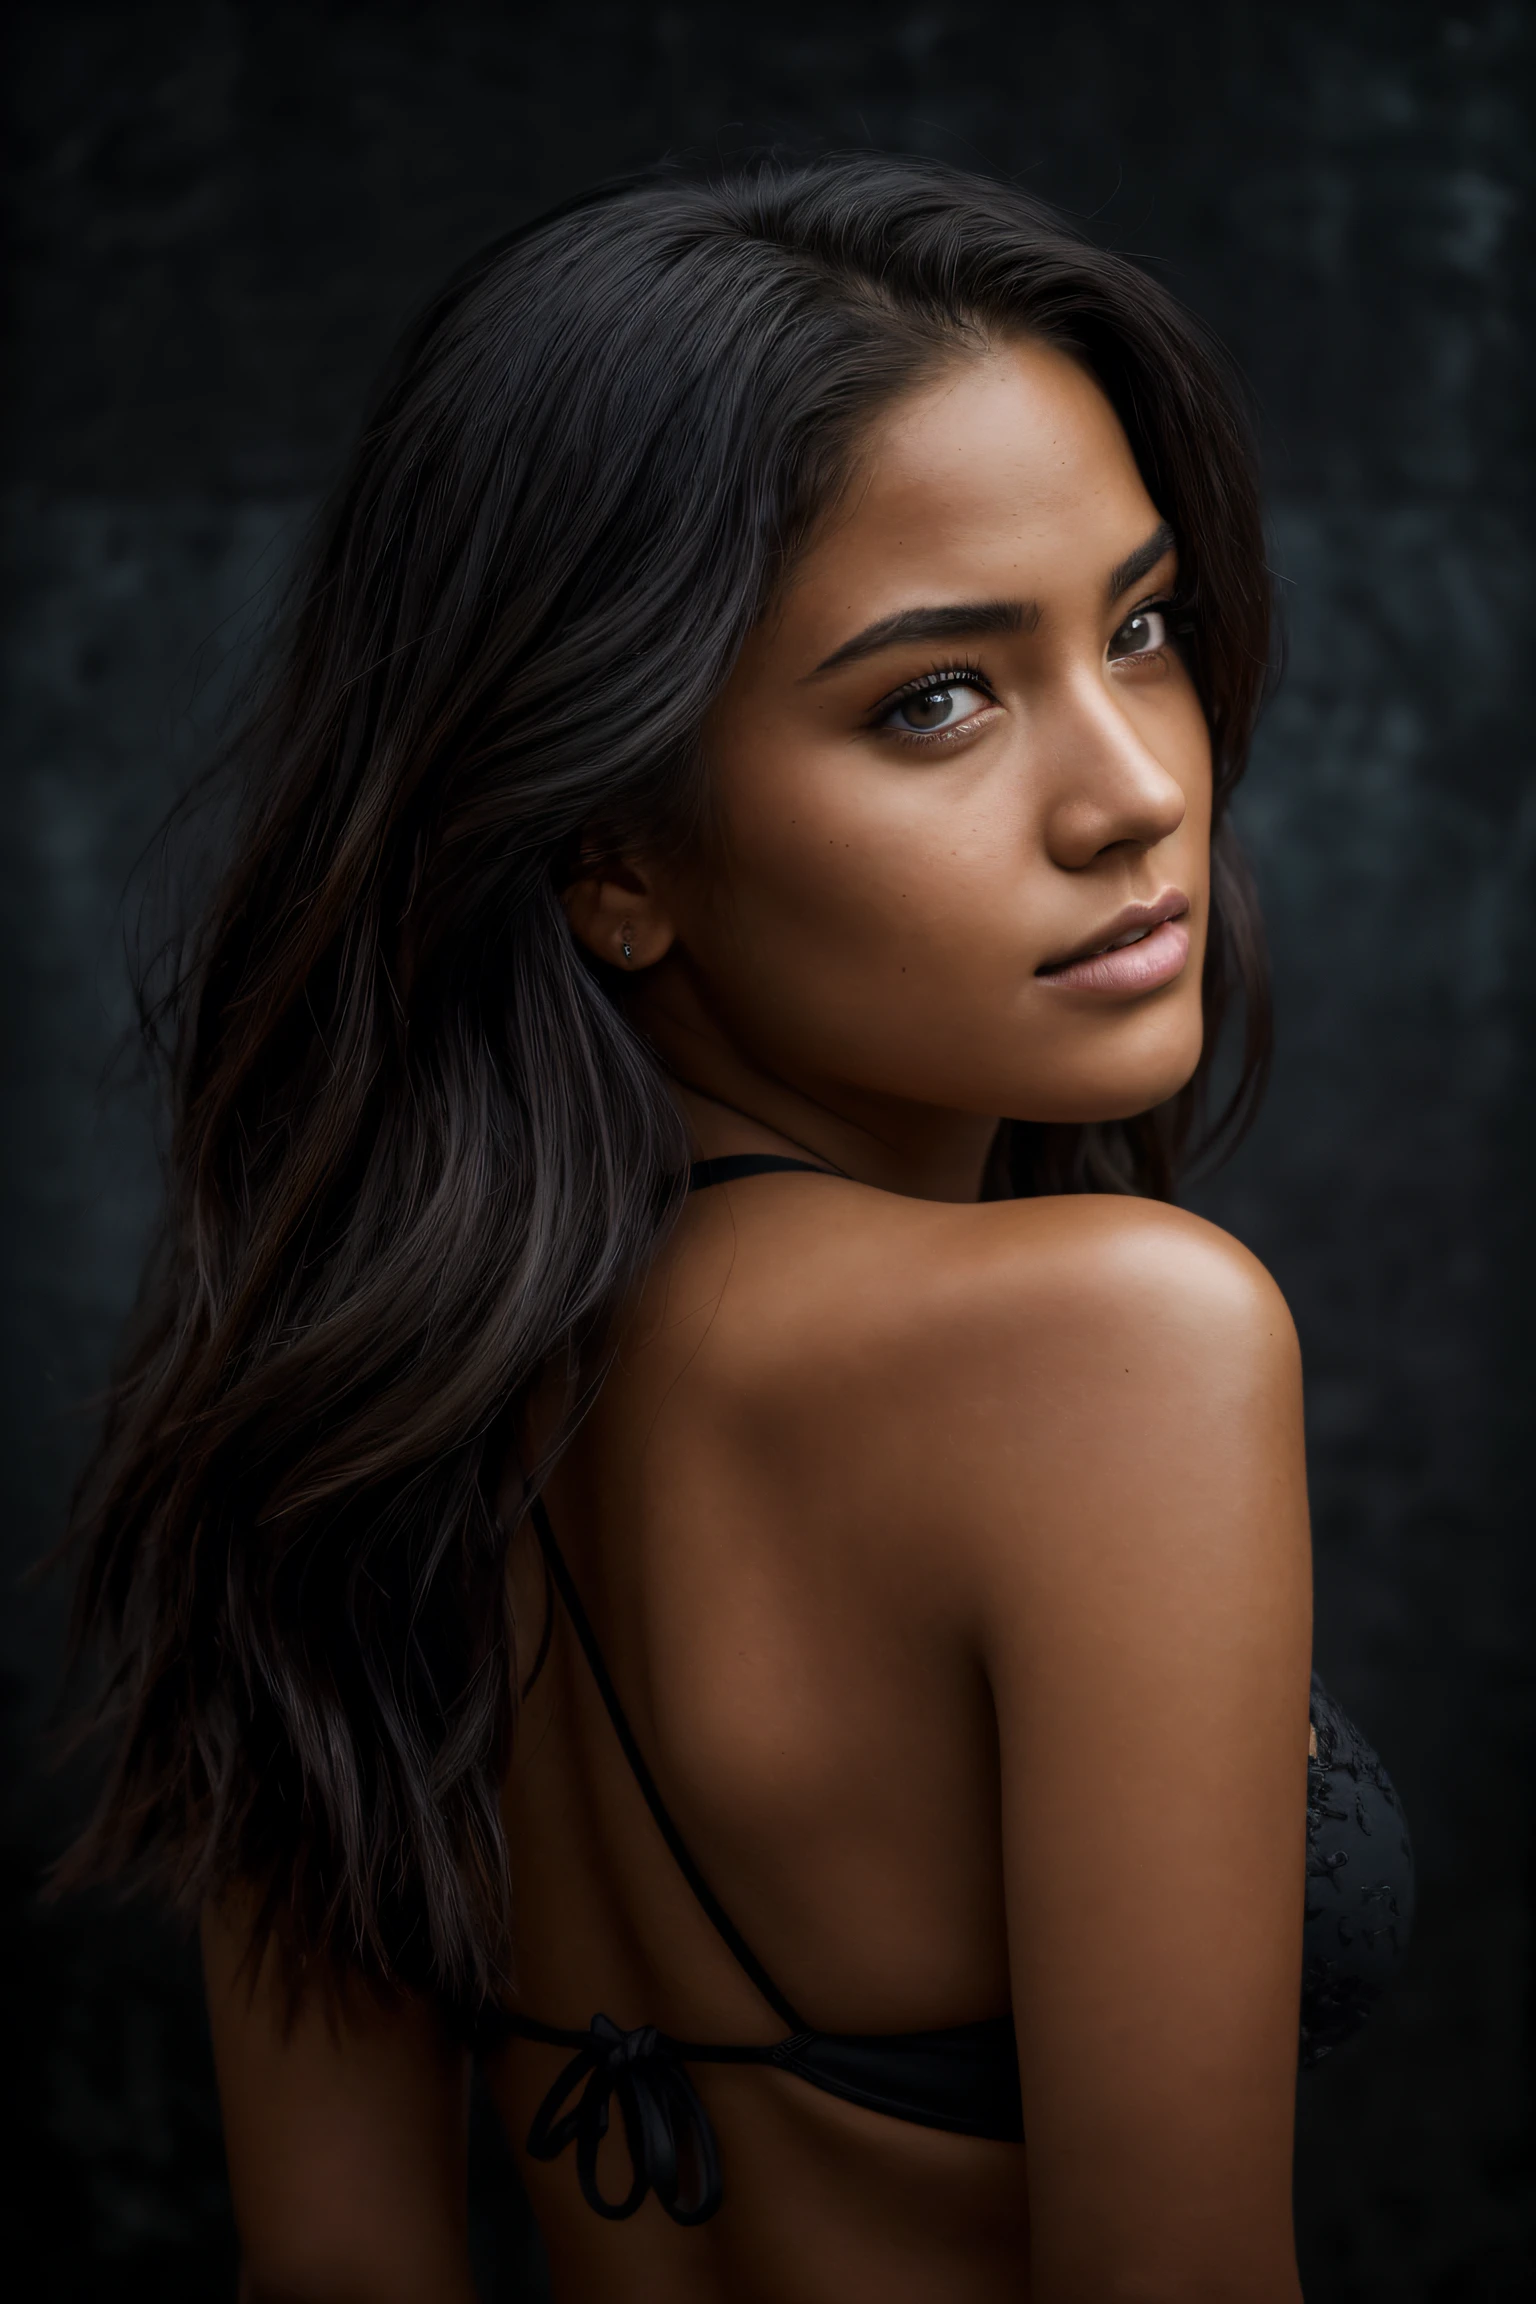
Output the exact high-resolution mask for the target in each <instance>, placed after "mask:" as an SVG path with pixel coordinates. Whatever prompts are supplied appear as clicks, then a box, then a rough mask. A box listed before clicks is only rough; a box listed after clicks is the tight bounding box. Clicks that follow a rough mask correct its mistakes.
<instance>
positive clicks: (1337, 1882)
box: [1301, 1672, 1414, 2066]
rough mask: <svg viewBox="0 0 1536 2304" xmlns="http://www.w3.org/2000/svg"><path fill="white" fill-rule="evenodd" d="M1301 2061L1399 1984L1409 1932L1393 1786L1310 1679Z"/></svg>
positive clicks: (1407, 1875)
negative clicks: (1311, 1749) (1313, 1748)
mask: <svg viewBox="0 0 1536 2304" xmlns="http://www.w3.org/2000/svg"><path fill="white" fill-rule="evenodd" d="M1312 1727H1313V1731H1314V1733H1315V1736H1316V1739H1317V1752H1316V1756H1315V1757H1314V1758H1311V1759H1309V1760H1308V1762H1307V1884H1306V1911H1305V1926H1304V1931H1303V1950H1302V1974H1301V2061H1302V2064H1303V2065H1304V2066H1305V2065H1309V2064H1316V2063H1319V2062H1320V2061H1321V2060H1322V2058H1323V2057H1325V2056H1329V2055H1331V2054H1332V2053H1333V2051H1334V2050H1335V2049H1336V2048H1338V2047H1340V2046H1342V2044H1343V2043H1344V2042H1345V2041H1346V2040H1348V2039H1350V2038H1352V2036H1353V2035H1354V2034H1355V2033H1356V2032H1358V2031H1359V2029H1360V2027H1361V2025H1362V2024H1363V2023H1364V2022H1365V2020H1366V2018H1367V2016H1368V2015H1369V2014H1370V2011H1371V2009H1372V2008H1373V2007H1374V2006H1375V2004H1376V2002H1377V2000H1378V1999H1379V1998H1380V1997H1381V1994H1382V1993H1383V1992H1384V1991H1385V1989H1386V1987H1387V1985H1388V1984H1389V1983H1390V1982H1391V1981H1392V1978H1393V1977H1394V1976H1395V1975H1396V1973H1397V1971H1398V1969H1399V1967H1400V1966H1401V1965H1402V1960H1403V1956H1404V1954H1405V1952H1406V1951H1407V1948H1408V1938H1409V1935H1410V1932H1411V1930H1412V1926H1413V1896H1414V1880H1413V1848H1412V1843H1411V1842H1410V1840H1409V1837H1408V1826H1407V1822H1406V1819H1405V1818H1404V1815H1403V1811H1402V1805H1401V1803H1400V1802H1399V1800H1398V1797H1397V1792H1396V1789H1395V1787H1394V1785H1393V1782H1392V1779H1391V1777H1390V1776H1389V1775H1388V1774H1387V1771H1386V1769H1385V1768H1384V1767H1383V1766H1382V1763H1381V1761H1380V1759H1379V1758H1378V1757H1377V1755H1376V1753H1375V1752H1374V1751H1373V1750H1372V1749H1371V1747H1370V1745H1369V1744H1368V1743H1367V1742H1366V1740H1365V1738H1364V1737H1363V1736H1362V1735H1361V1733H1360V1731H1359V1729H1358V1728H1357V1727H1356V1726H1355V1724H1354V1722H1353V1721H1352V1720H1351V1719H1350V1718H1349V1715H1348V1714H1347V1713H1346V1712H1344V1711H1342V1710H1341V1709H1340V1707H1339V1706H1338V1705H1337V1704H1335V1702H1334V1701H1333V1698H1332V1697H1331V1696H1330V1695H1329V1693H1328V1691H1327V1689H1326V1688H1325V1687H1324V1686H1323V1683H1322V1682H1321V1680H1319V1678H1318V1677H1317V1674H1316V1673H1315V1672H1314V1673H1313V1675H1312Z"/></svg>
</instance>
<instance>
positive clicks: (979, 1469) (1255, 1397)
mask: <svg viewBox="0 0 1536 2304" xmlns="http://www.w3.org/2000/svg"><path fill="white" fill-rule="evenodd" d="M701 1213H702V1212H701ZM708 1220H709V1221H708V1226H707V1228H706V1227H701V1228H700V1229H699V1231H698V1232H697V1233H696V1234H695V1236H694V1238H693V1239H692V1241H691V1242H690V1243H689V1244H688V1247H687V1253H686V1255H685V1257H684V1259H683V1261H682V1263H681V1265H680V1266H679V1268H678V1271H677V1272H676V1273H675V1274H674V1282H673V1285H672V1286H671V1287H670V1288H669V1291H668V1295H669V1300H670V1303H671V1306H672V1308H673V1311H674V1313H676V1312H679V1310H681V1311H682V1314H683V1317H684V1319H685V1321H691V1322H692V1323H693V1331H694V1332H693V1336H692V1340H691V1341H690V1342H689V1344H688V1351H689V1356H690V1371H691V1374H692V1375H693V1376H695V1377H697V1379H698V1380H699V1381H701V1382H702V1383H703V1384H704V1386H705V1388H706V1390H708V1391H710V1392H712V1393H713V1394H714V1395H715V1398H716V1401H717V1402H718V1401H720V1400H721V1398H722V1397H729V1398H730V1399H731V1400H732V1401H733V1402H734V1403H735V1405H736V1407H737V1409H738V1410H739V1412H740V1414H741V1415H742V1417H744V1418H745V1419H746V1420H747V1421H748V1422H749V1423H751V1424H753V1425H759V1424H760V1426H761V1428H762V1434H763V1436H764V1437H765V1438H766V1437H767V1436H768V1435H770V1434H771V1435H772V1439H773V1445H774V1451H775V1455H776V1456H777V1458H778V1460H779V1461H780V1462H782V1463H783V1464H784V1466H785V1469H786V1471H787V1472H788V1473H790V1474H791V1476H792V1475H793V1470H794V1463H795V1459H796V1453H797V1450H798V1449H800V1448H801V1447H804V1448H808V1449H810V1450H811V1451H812V1452H813V1454H814V1455H815V1456H816V1457H817V1459H818V1460H821V1459H824V1458H825V1456H826V1455H827V1454H828V1453H829V1452H831V1451H833V1450H841V1451H842V1452H843V1453H844V1454H845V1455H847V1456H848V1457H850V1458H851V1459H852V1460H853V1461H854V1462H856V1463H857V1464H858V1465H859V1466H860V1467H861V1468H862V1483H863V1486H864V1488H866V1489H867V1491H868V1493H869V1497H870V1501H871V1506H872V1509H874V1510H876V1511H879V1512H882V1513H884V1512H899V1513H900V1515H901V1516H902V1517H903V1518H904V1519H908V1520H911V1521H912V1522H913V1523H914V1524H917V1525H921V1524H923V1523H924V1522H925V1520H932V1521H933V1522H934V1524H936V1525H937V1524H939V1523H940V1522H941V1523H942V1525H943V1527H944V1529H945V1530H946V1531H947V1532H948V1533H947V1536H946V1541H949V1540H952V1538H953V1536H954V1534H955V1532H956V1528H957V1525H958V1524H959V1523H962V1522H964V1521H966V1520H968V1519H969V1520H974V1521H976V1522H977V1523H978V1524H987V1523H990V1522H995V1521H996V1520H998V1518H999V1517H1000V1516H1001V1518H1002V1520H1003V1521H1004V1522H1005V1523H1006V1525H1007V1527H1008V1528H1009V1529H1010V1530H1014V1531H1016V1530H1017V1529H1018V1527H1019V1526H1020V1524H1021V1521H1022V1520H1023V1519H1024V1518H1026V1517H1028V1516H1029V1515H1030V1514H1033V1516H1034V1517H1035V1518H1036V1519H1037V1520H1038V1519H1039V1518H1040V1517H1041V1515H1042V1514H1044V1513H1045V1512H1046V1510H1047V1506H1048V1503H1049V1500H1050V1499H1051V1498H1052V1497H1053V1496H1056V1495H1065V1494H1066V1492H1067V1491H1072V1492H1079V1491H1080V1490H1081V1487H1082V1482H1083V1475H1084V1467H1085V1465H1087V1464H1089V1463H1092V1464H1093V1465H1094V1466H1096V1467H1098V1468H1099V1471H1100V1472H1101V1473H1104V1474H1107V1472H1108V1470H1109V1469H1110V1468H1112V1467H1114V1466H1117V1465H1118V1466H1119V1468H1120V1471H1121V1475H1122V1477H1123V1479H1124V1481H1125V1482H1126V1483H1127V1485H1128V1486H1130V1487H1134V1486H1135V1485H1136V1484H1137V1483H1138V1482H1141V1481H1145V1480H1150V1479H1155V1478H1159V1477H1170V1476H1176V1477H1179V1478H1180V1479H1182V1480H1187V1479H1189V1478H1193V1477H1194V1476H1195V1466H1196V1463H1197V1461H1198V1462H1200V1463H1201V1464H1203V1465H1204V1467H1205V1469H1204V1470H1203V1471H1202V1472H1201V1474H1200V1476H1201V1477H1202V1478H1206V1479H1207V1480H1208V1479H1209V1477H1210V1476H1211V1467H1212V1466H1213V1465H1217V1464H1219V1463H1221V1462H1225V1460H1226V1457H1227V1454H1228V1452H1229V1444H1228V1442H1227V1441H1220V1444H1219V1445H1218V1441H1219V1436H1220V1435H1221V1434H1222V1433H1225V1434H1227V1435H1229V1436H1230V1437H1231V1441H1232V1442H1233V1443H1246V1444H1253V1443H1260V1444H1262V1443H1263V1441H1264V1438H1265V1435H1266V1434H1270V1435H1273V1434H1275V1433H1277V1432H1281V1431H1283V1435H1284V1437H1283V1440H1282V1441H1280V1442H1279V1443H1277V1444H1279V1445H1282V1446H1284V1447H1285V1448H1290V1447H1291V1446H1292V1445H1293V1443H1294V1440H1295V1435H1296V1432H1297V1431H1298V1430H1299V1398H1300V1373H1299V1356H1298V1352H1297V1345H1296V1337H1295V1331H1294V1328H1293V1326H1292V1323H1291V1319H1290V1315H1289V1313H1288V1311H1287V1309H1286V1305H1285V1301H1284V1298H1283V1297H1282V1295H1281V1293H1280V1290H1279V1289H1278V1287H1277V1286H1276V1285H1275V1282H1274V1281H1273V1280H1272V1279H1271V1277H1270V1275H1269V1274H1268V1273H1267V1272H1266V1271H1265V1269H1264V1267H1263V1265H1262V1264H1260V1262H1259V1261H1258V1259H1257V1258H1256V1257H1254V1256H1253V1255H1251V1254H1250V1253H1249V1251H1248V1250H1247V1249H1246V1248H1244V1247H1243V1246H1241V1244H1240V1243H1239V1242H1237V1241H1236V1240H1234V1239H1232V1238H1231V1237H1230V1235H1228V1234H1227V1233H1224V1232H1222V1231H1221V1230H1219V1229H1218V1228H1217V1227H1216V1226H1215V1225H1212V1224H1209V1223H1207V1222H1205V1221H1204V1220H1203V1219H1202V1218H1200V1217H1197V1216H1192V1215H1189V1214H1187V1213H1185V1212H1184V1211H1182V1210H1179V1209H1176V1208H1170V1207H1167V1206H1164V1205H1161V1204H1158V1203H1154V1202H1149V1201H1144V1200H1136V1199H1130V1198H1120V1197H1116V1196H1112V1195H1108V1194H1080V1195H1066V1196H1061V1197H1052V1198H1049V1199H1045V1198H1042V1199H1035V1200H1024V1201H1005V1202H991V1203H983V1204H980V1205H964V1206H958V1205H953V1204H946V1203H934V1202H927V1201H918V1200H910V1199H902V1198H899V1197H897V1196H895V1195H892V1194H886V1193H880V1192H874V1191H870V1190H866V1189H865V1188H863V1187H861V1186H855V1185H845V1184H842V1183H836V1184H827V1183H823V1182H821V1181H820V1180H819V1179H818V1180H816V1181H814V1182H813V1181H812V1180H810V1179H804V1180H801V1179H798V1178H797V1179H794V1180H793V1199H792V1200H791V1198H790V1197H789V1195H788V1194H786V1193H783V1192H782V1188H781V1196H780V1201H779V1205H778V1206H777V1207H775V1208H770V1207H769V1206H768V1205H767V1204H766V1200H759V1201H757V1202H755V1203H753V1204H749V1205H737V1206H736V1207H734V1208H733V1207H731V1206H729V1205H728V1204H726V1203H725V1202H724V1200H723V1199H722V1200H721V1201H720V1202H719V1203H717V1205H716V1206H715V1207H714V1208H712V1209H711V1210H709V1211H708ZM1181 1464H1182V1466H1183V1470H1182V1472H1181V1471H1180V1465H1181Z"/></svg>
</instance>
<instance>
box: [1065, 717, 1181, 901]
mask: <svg viewBox="0 0 1536 2304" xmlns="http://www.w3.org/2000/svg"><path fill="white" fill-rule="evenodd" d="M1054 734H1055V750H1056V765H1055V777H1054V785H1055V789H1054V791H1053V794H1052V798H1051V805H1050V812H1049V818H1048V822H1047V829H1046V845H1047V847H1048V849H1049V852H1050V855H1051V858H1052V861H1053V862H1054V863H1056V864H1059V865H1061V866H1062V867H1063V869H1064V870H1067V871H1081V870H1083V868H1084V867H1085V866H1087V865H1089V864H1091V863H1092V862H1093V861H1094V859H1095V858H1096V857H1098V856H1102V855H1103V854H1104V852H1105V850H1106V849H1110V848H1121V847H1125V848H1136V849H1143V850H1144V849H1148V848H1155V847H1156V846H1157V844H1158V842H1159V841H1160V840H1166V839H1168V838H1169V836H1170V834H1172V833H1174V832H1177V830H1178V828H1179V826H1180V825H1181V824H1182V823H1183V821H1184V811H1185V808H1186V805H1187V801H1186V797H1185V792H1184V787H1183V785H1182V784H1181V783H1180V782H1179V780H1178V778H1177V777H1176V776H1175V775H1174V774H1173V773H1172V771H1171V770H1170V769H1168V768H1166V767H1165V766H1164V765H1163V763H1162V761H1161V760H1159V759H1158V757H1157V755H1156V753H1155V752H1153V751H1151V750H1150V749H1149V748H1148V746H1147V744H1146V743H1145V742H1144V741H1143V739H1142V738H1141V737H1140V736H1139V735H1138V734H1137V732H1136V730H1135V728H1134V727H1133V726H1132V724H1131V722H1130V721H1129V720H1128V719H1127V718H1126V716H1125V714H1124V713H1123V712H1122V711H1121V710H1120V708H1119V706H1118V704H1117V703H1116V701H1115V699H1114V698H1113V697H1112V696H1108V695H1106V694H1105V693H1104V692H1103V689H1102V688H1101V687H1099V685H1098V683H1097V682H1096V681H1095V682H1094V683H1093V692H1090V693H1087V694H1084V693H1083V692H1082V691H1079V692H1078V693H1077V694H1076V695H1075V696H1074V697H1073V698H1072V699H1071V700H1070V703H1069V704H1067V705H1066V706H1065V708H1064V710H1063V715H1062V719H1061V721H1060V722H1059V723H1058V726H1057V728H1056V730H1055V731H1054Z"/></svg>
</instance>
